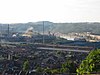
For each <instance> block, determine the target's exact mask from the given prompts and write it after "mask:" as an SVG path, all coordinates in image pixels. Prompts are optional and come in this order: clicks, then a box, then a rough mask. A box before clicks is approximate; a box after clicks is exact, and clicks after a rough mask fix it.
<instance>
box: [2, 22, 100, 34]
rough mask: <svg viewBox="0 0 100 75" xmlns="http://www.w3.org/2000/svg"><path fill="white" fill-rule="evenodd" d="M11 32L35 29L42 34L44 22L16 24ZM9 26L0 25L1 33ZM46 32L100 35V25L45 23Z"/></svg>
mask: <svg viewBox="0 0 100 75" xmlns="http://www.w3.org/2000/svg"><path fill="white" fill-rule="evenodd" d="M9 26H10V27H9V28H10V31H14V32H25V31H26V30H27V29H28V28H30V27H33V31H37V32H42V31H43V22H42V21H39V22H29V23H16V24H10V25H9ZM7 28H8V24H0V31H1V32H3V31H7ZM44 31H45V32H48V31H50V32H61V33H70V32H92V33H95V34H100V23H98V22H94V23H89V22H83V23H53V22H49V21H44Z"/></svg>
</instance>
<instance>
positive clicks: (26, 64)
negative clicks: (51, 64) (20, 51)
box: [23, 60, 30, 71]
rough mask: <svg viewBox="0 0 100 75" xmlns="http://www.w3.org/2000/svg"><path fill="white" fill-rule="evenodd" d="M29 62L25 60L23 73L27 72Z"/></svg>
mask: <svg viewBox="0 0 100 75" xmlns="http://www.w3.org/2000/svg"><path fill="white" fill-rule="evenodd" d="M29 67H30V66H29V61H28V60H26V61H25V62H24V64H23V71H28V70H29Z"/></svg>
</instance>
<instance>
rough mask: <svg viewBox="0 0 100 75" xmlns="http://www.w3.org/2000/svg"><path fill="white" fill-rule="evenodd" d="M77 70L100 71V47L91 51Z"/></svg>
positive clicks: (84, 71) (78, 71)
mask: <svg viewBox="0 0 100 75" xmlns="http://www.w3.org/2000/svg"><path fill="white" fill-rule="evenodd" d="M76 71H77V73H78V74H85V73H86V74H89V73H93V72H100V49H98V50H93V51H91V52H90V53H89V55H88V56H87V57H86V59H85V60H83V61H82V63H81V64H80V66H79V68H78V69H77V70H76Z"/></svg>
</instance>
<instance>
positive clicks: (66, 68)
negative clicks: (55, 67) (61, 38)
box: [60, 60, 76, 73]
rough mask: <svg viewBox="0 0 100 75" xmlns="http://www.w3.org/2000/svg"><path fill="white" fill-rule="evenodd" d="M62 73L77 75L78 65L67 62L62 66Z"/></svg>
mask: <svg viewBox="0 0 100 75" xmlns="http://www.w3.org/2000/svg"><path fill="white" fill-rule="evenodd" d="M60 72H61V73H75V72H76V63H75V62H73V61H71V60H67V62H66V63H64V64H62V68H61V69H60Z"/></svg>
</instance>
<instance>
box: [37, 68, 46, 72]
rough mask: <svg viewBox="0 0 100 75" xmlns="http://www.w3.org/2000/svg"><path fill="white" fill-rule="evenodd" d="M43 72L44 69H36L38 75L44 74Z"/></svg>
mask: <svg viewBox="0 0 100 75" xmlns="http://www.w3.org/2000/svg"><path fill="white" fill-rule="evenodd" d="M43 71H44V69H43V68H41V67H37V68H36V72H38V73H42V72H43Z"/></svg>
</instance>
